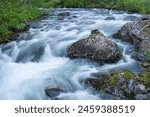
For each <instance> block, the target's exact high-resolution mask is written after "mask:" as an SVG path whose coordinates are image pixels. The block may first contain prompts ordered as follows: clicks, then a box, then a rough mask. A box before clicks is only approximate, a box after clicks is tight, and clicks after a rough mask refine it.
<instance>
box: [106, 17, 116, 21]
mask: <svg viewBox="0 0 150 117" xmlns="http://www.w3.org/2000/svg"><path fill="white" fill-rule="evenodd" d="M105 20H115V17H107V18H105Z"/></svg>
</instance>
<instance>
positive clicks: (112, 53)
mask: <svg viewBox="0 0 150 117" xmlns="http://www.w3.org/2000/svg"><path fill="white" fill-rule="evenodd" d="M68 56H69V57H70V58H71V59H75V58H84V59H90V60H93V61H96V62H98V63H114V62H117V61H119V60H120V59H121V57H122V54H121V51H120V49H119V47H118V46H117V44H116V43H114V42H112V41H111V40H110V39H108V38H107V37H105V36H104V35H103V34H102V33H101V32H99V31H98V30H93V31H91V35H90V36H89V37H88V38H86V39H82V40H79V41H77V42H76V43H74V44H73V45H72V46H71V47H70V48H69V49H68Z"/></svg>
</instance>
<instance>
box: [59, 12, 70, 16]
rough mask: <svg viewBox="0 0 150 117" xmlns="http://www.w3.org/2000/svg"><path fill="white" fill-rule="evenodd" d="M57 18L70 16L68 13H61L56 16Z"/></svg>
mask: <svg viewBox="0 0 150 117" xmlns="http://www.w3.org/2000/svg"><path fill="white" fill-rule="evenodd" d="M58 16H63V17H66V16H70V13H69V12H63V13H60V14H58Z"/></svg>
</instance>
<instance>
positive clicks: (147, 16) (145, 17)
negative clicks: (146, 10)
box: [142, 15, 150, 21]
mask: <svg viewBox="0 0 150 117" xmlns="http://www.w3.org/2000/svg"><path fill="white" fill-rule="evenodd" d="M142 20H143V21H144V20H150V15H145V16H143V17H142Z"/></svg>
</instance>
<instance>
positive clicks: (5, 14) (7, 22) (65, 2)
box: [0, 0, 150, 43]
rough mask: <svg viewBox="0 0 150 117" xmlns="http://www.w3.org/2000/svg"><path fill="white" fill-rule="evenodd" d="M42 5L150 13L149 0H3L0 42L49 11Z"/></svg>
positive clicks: (10, 38) (0, 9)
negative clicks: (41, 8) (42, 9)
mask: <svg viewBox="0 0 150 117" xmlns="http://www.w3.org/2000/svg"><path fill="white" fill-rule="evenodd" d="M40 7H46V8H55V7H75V8H77V7H84V8H108V9H110V8H111V9H118V10H128V11H132V12H139V13H147V14H149V13H150V2H149V0H132V1H131V0H121V1H120V0H115V1H114V0H105V1H103V0H80V1H77V0H72V1H70V0H36V1H35V0H30V1H27V2H25V1H20V0H16V1H15V2H14V1H13V0H7V1H4V0H1V1H0V11H1V14H0V24H1V26H0V43H4V42H9V41H11V40H14V39H15V38H16V36H14V34H16V33H18V32H22V31H26V30H27V29H28V26H27V24H28V22H30V21H32V20H34V19H37V18H38V17H40V16H41V15H42V14H45V13H47V12H49V11H46V12H45V11H41V10H39V8H40Z"/></svg>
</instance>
